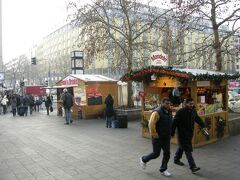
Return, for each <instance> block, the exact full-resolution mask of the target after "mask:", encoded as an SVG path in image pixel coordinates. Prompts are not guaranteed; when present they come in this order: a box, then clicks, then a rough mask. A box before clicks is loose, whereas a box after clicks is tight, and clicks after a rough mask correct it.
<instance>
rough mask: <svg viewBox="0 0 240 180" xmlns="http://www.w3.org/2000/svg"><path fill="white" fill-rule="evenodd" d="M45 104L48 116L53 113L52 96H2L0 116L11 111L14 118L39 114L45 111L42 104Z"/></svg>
mask: <svg viewBox="0 0 240 180" xmlns="http://www.w3.org/2000/svg"><path fill="white" fill-rule="evenodd" d="M43 102H45V107H46V110H47V115H49V112H50V111H52V110H53V109H52V102H53V97H52V95H50V94H48V95H47V96H32V95H20V94H10V95H9V94H3V95H2V94H0V114H2V113H3V114H6V113H7V112H8V109H10V110H9V111H10V112H12V114H13V116H16V115H17V114H18V115H19V116H28V114H30V115H31V114H32V113H33V111H37V112H39V110H40V109H43V107H42V104H43Z"/></svg>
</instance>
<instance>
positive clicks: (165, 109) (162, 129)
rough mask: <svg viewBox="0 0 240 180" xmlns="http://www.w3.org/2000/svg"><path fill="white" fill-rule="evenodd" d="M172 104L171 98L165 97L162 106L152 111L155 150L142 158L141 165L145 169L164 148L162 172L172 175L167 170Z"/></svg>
mask: <svg viewBox="0 0 240 180" xmlns="http://www.w3.org/2000/svg"><path fill="white" fill-rule="evenodd" d="M170 106H171V101H170V99H169V98H167V97H165V98H163V99H162V103H161V106H160V107H158V108H157V109H155V110H154V111H153V112H152V114H151V117H150V120H149V130H150V134H151V136H152V146H153V152H152V153H150V154H148V155H145V156H142V157H141V158H140V165H141V166H142V168H143V169H145V168H146V165H147V162H149V161H150V160H152V159H156V158H158V157H159V155H160V152H161V149H162V150H163V158H162V165H161V167H160V172H161V174H162V175H164V176H171V173H169V172H168V170H167V164H168V161H169V159H170V140H171V128H172V112H171V110H170Z"/></svg>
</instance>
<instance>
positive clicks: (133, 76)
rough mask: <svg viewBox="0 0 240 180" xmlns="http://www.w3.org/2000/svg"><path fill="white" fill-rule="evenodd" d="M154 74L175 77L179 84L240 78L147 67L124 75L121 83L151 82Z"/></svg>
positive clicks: (235, 75) (236, 75)
mask: <svg viewBox="0 0 240 180" xmlns="http://www.w3.org/2000/svg"><path fill="white" fill-rule="evenodd" d="M152 74H155V75H156V76H157V77H160V76H163V75H168V76H172V77H176V78H178V79H179V81H180V82H182V81H184V80H187V81H202V80H205V81H206V80H211V81H214V82H216V83H220V82H221V81H222V80H223V79H226V80H229V79H237V78H239V77H240V75H239V74H234V75H230V74H213V75H211V74H208V73H207V74H198V75H193V74H192V73H187V72H183V71H179V70H175V69H172V68H165V67H162V66H147V67H143V68H142V69H139V70H134V71H131V72H129V73H126V74H125V75H124V76H122V77H121V80H122V81H137V82H142V81H144V82H151V81H152V80H151V75H152Z"/></svg>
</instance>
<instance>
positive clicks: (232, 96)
mask: <svg viewBox="0 0 240 180" xmlns="http://www.w3.org/2000/svg"><path fill="white" fill-rule="evenodd" d="M228 100H231V101H232V100H234V101H238V100H240V94H238V93H237V92H235V91H228Z"/></svg>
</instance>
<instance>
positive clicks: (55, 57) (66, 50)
mask: <svg viewBox="0 0 240 180" xmlns="http://www.w3.org/2000/svg"><path fill="white" fill-rule="evenodd" d="M78 35H79V31H78V29H77V28H72V27H71V25H70V24H65V25H63V26H61V27H59V28H57V29H55V30H54V31H53V32H51V33H50V34H49V35H47V36H45V37H44V38H43V40H42V41H41V42H40V43H39V44H38V45H36V47H34V48H33V50H32V51H34V53H33V54H34V56H35V58H36V62H37V64H36V65H35V67H34V68H36V69H37V70H38V71H39V72H42V73H41V74H39V78H40V79H41V81H42V83H46V82H48V85H53V84H54V83H55V82H57V81H59V80H60V79H62V78H63V77H65V76H67V75H68V74H69V73H71V56H70V53H71V51H74V50H79V48H78V47H77V46H76V44H79V43H77V41H78Z"/></svg>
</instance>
